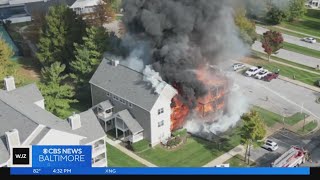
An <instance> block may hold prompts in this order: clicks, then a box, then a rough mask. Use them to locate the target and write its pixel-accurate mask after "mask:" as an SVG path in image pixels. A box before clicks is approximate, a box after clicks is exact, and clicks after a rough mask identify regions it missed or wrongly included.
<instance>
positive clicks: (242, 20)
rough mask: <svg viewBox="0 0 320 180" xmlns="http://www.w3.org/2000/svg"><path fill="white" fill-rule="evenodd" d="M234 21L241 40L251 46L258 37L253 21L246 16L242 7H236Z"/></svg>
mask: <svg viewBox="0 0 320 180" xmlns="http://www.w3.org/2000/svg"><path fill="white" fill-rule="evenodd" d="M234 21H235V24H236V25H237V26H238V28H239V30H240V37H241V39H242V40H243V42H245V43H246V44H248V45H250V46H251V45H252V44H253V43H254V42H255V41H256V40H257V38H258V35H257V33H256V25H255V23H254V22H252V21H250V20H249V19H248V18H247V17H246V11H245V10H244V9H243V8H239V9H237V11H236V14H235V17H234Z"/></svg>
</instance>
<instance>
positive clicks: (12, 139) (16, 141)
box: [5, 129, 21, 150]
mask: <svg viewBox="0 0 320 180" xmlns="http://www.w3.org/2000/svg"><path fill="white" fill-rule="evenodd" d="M5 134H6V139H7V146H8V149H9V150H10V149H11V148H13V147H17V146H20V145H21V144H20V138H19V131H18V130H17V129H13V130H10V131H7V132H6V133H5Z"/></svg>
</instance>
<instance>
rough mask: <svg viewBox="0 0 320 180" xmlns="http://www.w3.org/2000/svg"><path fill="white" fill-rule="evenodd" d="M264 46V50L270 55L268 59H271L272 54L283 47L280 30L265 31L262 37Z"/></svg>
mask: <svg viewBox="0 0 320 180" xmlns="http://www.w3.org/2000/svg"><path fill="white" fill-rule="evenodd" d="M261 43H262V47H263V49H264V52H266V53H267V55H268V60H269V61H270V56H271V54H276V53H277V52H278V50H279V49H281V48H282V47H283V37H282V34H281V33H280V32H277V31H272V30H270V31H267V32H265V33H263V36H262V39H261Z"/></svg>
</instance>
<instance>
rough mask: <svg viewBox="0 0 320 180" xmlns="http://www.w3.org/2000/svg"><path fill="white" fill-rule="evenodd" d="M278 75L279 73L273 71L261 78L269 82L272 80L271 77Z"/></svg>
mask: <svg viewBox="0 0 320 180" xmlns="http://www.w3.org/2000/svg"><path fill="white" fill-rule="evenodd" d="M278 76H279V73H277V72H273V73H270V74H268V75H267V76H265V77H264V78H263V79H264V80H265V81H268V82H270V81H272V79H277V78H278Z"/></svg>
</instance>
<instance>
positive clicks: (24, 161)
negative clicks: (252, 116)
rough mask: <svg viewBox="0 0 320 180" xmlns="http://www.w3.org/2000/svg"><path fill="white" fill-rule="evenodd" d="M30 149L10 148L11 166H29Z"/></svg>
mask: <svg viewBox="0 0 320 180" xmlns="http://www.w3.org/2000/svg"><path fill="white" fill-rule="evenodd" d="M29 155H30V149H29V148H12V158H13V160H12V164H13V165H29V164H30V160H29Z"/></svg>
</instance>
